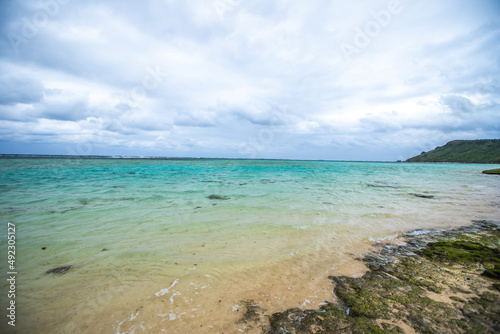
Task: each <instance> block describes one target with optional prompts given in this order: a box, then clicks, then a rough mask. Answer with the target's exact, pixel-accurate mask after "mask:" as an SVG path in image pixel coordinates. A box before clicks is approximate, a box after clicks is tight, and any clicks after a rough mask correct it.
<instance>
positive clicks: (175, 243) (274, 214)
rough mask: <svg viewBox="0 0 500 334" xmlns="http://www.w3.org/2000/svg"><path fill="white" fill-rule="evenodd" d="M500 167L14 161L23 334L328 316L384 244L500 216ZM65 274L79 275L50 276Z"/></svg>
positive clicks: (8, 215)
mask: <svg viewBox="0 0 500 334" xmlns="http://www.w3.org/2000/svg"><path fill="white" fill-rule="evenodd" d="M495 167H496V166H491V165H469V164H406V163H370V162H326V161H259V160H192V159H190V160H136V159H134V160H131V159H1V160H0V171H1V176H0V191H1V202H0V207H1V216H2V221H3V222H4V225H5V231H6V230H7V227H6V225H7V222H12V223H14V224H16V228H17V229H16V238H17V243H16V246H17V254H16V267H17V268H16V269H17V272H18V275H17V290H18V291H17V292H18V293H17V294H16V295H17V296H16V303H17V305H18V306H19V307H18V310H17V312H18V313H17V315H18V318H17V324H18V326H16V329H17V330H18V332H19V333H22V332H33V330H35V329H36V332H38V333H55V332H62V333H73V332H84V333H99V332H101V333H132V332H135V333H142V332H144V333H149V332H162V331H163V332H167V333H193V332H207V333H217V332H220V333H222V332H225V333H233V332H238V330H242V331H249V332H252V331H255V332H258V329H250V328H249V327H250V326H251V324H245V323H243V322H238V319H240V318H241V313H244V311H245V309H244V307H243V303H242V301H245V300H253V302H254V303H256V304H258V305H260V306H261V307H263V308H264V309H266V310H267V313H271V312H275V311H280V310H283V309H285V308H289V307H303V308H308V307H315V306H317V305H318V304H320V303H322V302H323V301H324V300H332V298H333V296H332V293H331V288H332V287H331V283H330V282H329V281H328V279H327V277H328V276H329V275H337V274H346V275H360V274H362V272H363V270H364V267H363V266H362V265H361V264H360V263H359V262H357V261H355V260H354V258H355V257H359V256H362V254H364V253H366V252H367V251H369V249H370V244H371V243H373V242H377V241H390V240H392V239H396V238H398V237H399V236H400V233H401V232H404V231H410V230H414V229H429V228H448V227H454V226H461V225H466V224H469V223H470V221H471V220H473V219H496V220H498V219H500V191H499V189H500V178H499V177H496V176H491V175H482V174H481V171H482V170H484V169H488V168H495ZM210 195H218V196H222V197H226V198H227V199H223V200H221V199H219V200H218V199H209V198H208V197H209V196H210ZM0 247H1V249H6V248H7V243H6V238H2V240H1V244H0ZM42 247H46V249H45V250H42ZM103 250H105V251H103ZM5 257H6V256H5ZM2 262H6V261H2ZM62 265H73V266H74V268H72V269H71V270H70V271H68V272H67V273H66V274H63V275H53V274H51V275H49V274H45V272H46V271H47V270H49V269H51V268H54V267H57V266H62ZM0 268H1V275H2V276H1V279H2V280H1V281H2V291H6V289H7V285H6V283H4V282H6V278H5V276H6V274H5V273H6V272H7V268H6V264H5V265H4V264H3V263H2V265H1V267H0ZM2 295H5V294H4V293H2ZM6 302H7V301H6V299H5V298H3V297H2V309H5V308H4V304H5V305H7V304H6ZM2 326H4V324H2ZM1 328H4V327H1ZM10 330H11V329H10Z"/></svg>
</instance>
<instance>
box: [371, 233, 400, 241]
mask: <svg viewBox="0 0 500 334" xmlns="http://www.w3.org/2000/svg"><path fill="white" fill-rule="evenodd" d="M398 237H399V233H396V234H393V235H388V236H386V237H380V238H369V239H368V240H370V241H371V242H382V241H387V240H394V239H397V238H398Z"/></svg>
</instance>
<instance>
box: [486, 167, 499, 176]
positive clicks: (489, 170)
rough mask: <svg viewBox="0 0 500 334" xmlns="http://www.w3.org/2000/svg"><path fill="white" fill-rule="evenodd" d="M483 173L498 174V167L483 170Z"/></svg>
mask: <svg viewBox="0 0 500 334" xmlns="http://www.w3.org/2000/svg"><path fill="white" fill-rule="evenodd" d="M483 174H490V175H500V168H496V169H487V170H483Z"/></svg>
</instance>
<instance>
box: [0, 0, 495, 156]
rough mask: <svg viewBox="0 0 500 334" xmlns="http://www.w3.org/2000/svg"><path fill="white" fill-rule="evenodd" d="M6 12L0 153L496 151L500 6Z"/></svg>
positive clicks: (287, 4)
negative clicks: (487, 145) (449, 146)
mask: <svg viewBox="0 0 500 334" xmlns="http://www.w3.org/2000/svg"><path fill="white" fill-rule="evenodd" d="M0 6H1V8H0V29H1V34H2V38H1V40H0V87H1V88H0V153H31V154H37V153H38V154H104V155H134V156H186V157H232V158H292V159H294V158H295V159H332V160H397V159H406V158H409V157H411V156H413V155H416V154H418V153H420V152H421V151H427V150H430V149H432V148H434V147H436V146H438V145H443V144H445V143H446V142H447V141H449V140H453V139H480V138H500V20H499V17H500V1H498V0H477V1H470V0H401V1H398V0H380V1H379V0H369V1H365V0H353V1H343V0H342V1H340V0H330V1H327V0H308V1H302V0H301V1H299V0H275V1H269V0H147V1H123V0H121V1H120V0H110V1H95V0H88V1H76V0H40V1H39V0H19V1H12V0H0Z"/></svg>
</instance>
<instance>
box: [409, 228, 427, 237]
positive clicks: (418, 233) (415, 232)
mask: <svg viewBox="0 0 500 334" xmlns="http://www.w3.org/2000/svg"><path fill="white" fill-rule="evenodd" d="M432 232H434V231H432V230H415V231H412V232H408V233H405V235H408V236H412V237H413V236H416V235H426V234H429V233H432Z"/></svg>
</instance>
